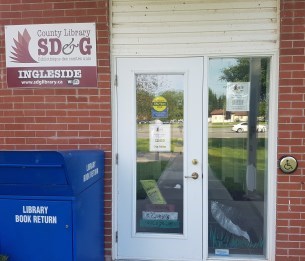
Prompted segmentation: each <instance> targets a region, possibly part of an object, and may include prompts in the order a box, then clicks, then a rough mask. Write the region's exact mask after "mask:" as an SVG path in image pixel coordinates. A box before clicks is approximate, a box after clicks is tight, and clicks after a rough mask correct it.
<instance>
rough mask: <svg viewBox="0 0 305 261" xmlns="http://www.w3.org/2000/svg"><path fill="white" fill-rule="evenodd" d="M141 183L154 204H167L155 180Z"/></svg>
mask: <svg viewBox="0 0 305 261" xmlns="http://www.w3.org/2000/svg"><path fill="white" fill-rule="evenodd" d="M140 182H141V184H142V186H143V188H144V190H145V192H146V194H147V196H148V198H149V199H150V202H151V203H152V204H166V201H165V199H164V197H163V195H162V193H161V191H160V190H159V187H158V184H157V182H156V181H155V180H140Z"/></svg>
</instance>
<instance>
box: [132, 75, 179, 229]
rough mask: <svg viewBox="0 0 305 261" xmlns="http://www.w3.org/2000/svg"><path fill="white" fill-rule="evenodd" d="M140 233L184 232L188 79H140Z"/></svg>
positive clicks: (137, 215) (146, 77)
mask: <svg viewBox="0 0 305 261" xmlns="http://www.w3.org/2000/svg"><path fill="white" fill-rule="evenodd" d="M135 78H136V81H135V82H136V114H137V116H136V121H137V122H136V124H137V154H136V155H137V168H136V186H137V189H136V191H137V192H136V232H147V233H170V234H171V233H172V234H182V233H183V118H184V116H183V114H184V112H183V103H184V102H183V100H184V90H183V85H184V75H183V74H136V75H135Z"/></svg>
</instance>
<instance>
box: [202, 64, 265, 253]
mask: <svg viewBox="0 0 305 261" xmlns="http://www.w3.org/2000/svg"><path fill="white" fill-rule="evenodd" d="M269 62H270V61H269V58H223V59H221V58H217V59H210V60H209V68H208V70H209V71H208V86H209V148H208V154H209V155H208V161H209V183H208V186H209V193H208V194H209V213H210V214H209V222H208V227H209V242H208V244H209V254H210V255H264V254H265V241H266V231H265V230H266V228H265V222H266V211H265V209H266V195H267V193H266V191H265V188H266V185H267V160H266V157H267V150H268V148H267V133H268V131H267V130H268V124H267V122H268V119H267V115H268V113H267V111H268V85H269Z"/></svg>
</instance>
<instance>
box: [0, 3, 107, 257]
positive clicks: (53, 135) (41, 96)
mask: <svg viewBox="0 0 305 261" xmlns="http://www.w3.org/2000/svg"><path fill="white" fill-rule="evenodd" d="M108 20H109V19H108V1H107V0H98V1H92V0H44V1H42V0H1V1H0V123H1V124H0V149H1V150H66V149H103V150H105V151H106V173H105V198H106V201H105V239H106V242H105V243H106V244H105V254H106V255H107V256H110V255H111V149H112V148H111V143H112V141H111V104H110V101H111V92H110V51H109V48H110V47H109V27H108V25H109V23H108ZM83 22H95V23H96V28H97V32H96V33H97V59H98V87H97V88H74V89H72V88H71V89H70V88H52V87H50V88H27V89H25V88H14V89H12V88H8V87H7V84H6V68H5V47H4V46H5V45H4V26H5V25H12V24H44V23H83Z"/></svg>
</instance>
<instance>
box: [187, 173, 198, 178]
mask: <svg viewBox="0 0 305 261" xmlns="http://www.w3.org/2000/svg"><path fill="white" fill-rule="evenodd" d="M184 177H185V178H187V179H198V178H199V175H198V173H197V172H193V173H192V175H191V176H184Z"/></svg>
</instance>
